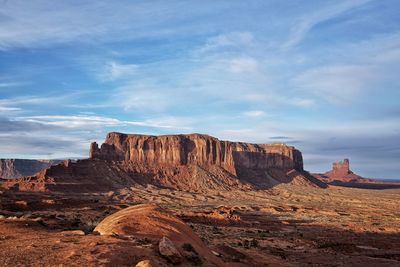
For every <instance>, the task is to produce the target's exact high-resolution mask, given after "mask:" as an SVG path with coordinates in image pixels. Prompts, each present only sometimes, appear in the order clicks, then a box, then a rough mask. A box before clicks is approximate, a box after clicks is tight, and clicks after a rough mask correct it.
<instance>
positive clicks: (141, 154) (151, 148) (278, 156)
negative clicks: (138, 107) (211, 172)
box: [90, 132, 303, 175]
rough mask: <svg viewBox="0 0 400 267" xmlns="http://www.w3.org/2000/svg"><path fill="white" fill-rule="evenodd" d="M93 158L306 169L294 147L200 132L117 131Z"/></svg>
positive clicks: (231, 170)
mask: <svg viewBox="0 0 400 267" xmlns="http://www.w3.org/2000/svg"><path fill="white" fill-rule="evenodd" d="M90 159H102V160H108V161H131V162H136V163H143V164H149V165H159V164H168V165H175V166H178V165H188V164H195V165H199V166H209V165H217V166H220V167H222V168H223V169H225V170H226V171H228V172H229V173H231V174H233V175H236V174H237V170H238V168H246V169H269V168H278V169H283V170H290V169H295V170H298V171H302V170H303V158H302V155H301V152H300V151H298V150H297V149H295V148H294V147H291V146H286V145H283V144H261V145H257V144H248V143H239V142H229V141H220V140H218V139H217V138H214V137H211V136H208V135H200V134H189V135H164V136H149V135H136V134H129V135H128V134H122V133H115V132H113V133H109V134H108V135H107V137H106V140H105V142H104V143H103V144H102V145H101V148H99V147H98V145H97V143H92V144H91V146H90Z"/></svg>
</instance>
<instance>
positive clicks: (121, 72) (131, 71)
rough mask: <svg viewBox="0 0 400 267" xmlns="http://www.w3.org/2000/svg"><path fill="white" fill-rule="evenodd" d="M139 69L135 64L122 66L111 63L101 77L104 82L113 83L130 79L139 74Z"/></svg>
mask: <svg viewBox="0 0 400 267" xmlns="http://www.w3.org/2000/svg"><path fill="white" fill-rule="evenodd" d="M138 69H139V66H138V65H135V64H121V63H118V62H115V61H111V62H109V63H107V64H106V67H105V70H104V71H102V73H101V74H100V75H99V77H100V79H101V80H103V81H112V80H116V79H129V78H132V76H133V75H135V74H136V73H137V71H138Z"/></svg>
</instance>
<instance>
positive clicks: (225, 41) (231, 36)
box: [195, 32, 255, 56]
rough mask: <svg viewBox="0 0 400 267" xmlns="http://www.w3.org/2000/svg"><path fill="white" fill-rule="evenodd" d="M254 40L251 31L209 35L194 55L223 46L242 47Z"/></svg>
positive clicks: (216, 49)
mask: <svg viewBox="0 0 400 267" xmlns="http://www.w3.org/2000/svg"><path fill="white" fill-rule="evenodd" d="M254 42H255V39H254V36H253V34H252V33H251V32H230V33H225V34H220V35H217V36H214V37H211V38H209V39H208V40H207V42H206V43H205V44H204V45H203V46H202V47H200V48H199V49H197V50H196V51H195V55H198V56H201V55H202V54H204V53H211V52H216V51H218V50H220V49H224V48H231V49H232V48H239V49H240V48H243V47H248V46H251V45H253V44H254Z"/></svg>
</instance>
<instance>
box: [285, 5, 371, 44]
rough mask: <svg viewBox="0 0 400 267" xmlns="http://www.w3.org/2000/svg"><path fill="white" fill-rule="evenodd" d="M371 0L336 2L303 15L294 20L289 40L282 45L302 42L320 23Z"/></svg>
mask: <svg viewBox="0 0 400 267" xmlns="http://www.w3.org/2000/svg"><path fill="white" fill-rule="evenodd" d="M370 1H371V0H345V1H341V2H339V3H337V2H335V3H333V4H329V5H327V6H326V7H323V8H321V9H318V10H316V11H315V12H313V13H311V14H307V15H304V16H302V17H301V18H300V19H298V20H295V21H294V25H293V26H292V28H291V30H290V35H289V38H288V40H287V41H286V42H285V43H284V44H283V45H282V48H283V49H288V48H291V47H294V46H296V45H298V44H299V43H301V42H302V41H303V40H304V38H305V37H306V35H307V34H308V33H309V32H310V31H311V30H312V29H313V28H314V27H315V26H317V25H318V24H320V23H322V22H325V21H328V20H331V19H333V18H335V17H338V16H340V15H342V14H344V13H346V12H348V11H350V10H352V9H354V8H358V7H360V6H362V5H364V4H366V3H368V2H370Z"/></svg>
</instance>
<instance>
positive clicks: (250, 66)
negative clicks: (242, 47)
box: [229, 57, 258, 73]
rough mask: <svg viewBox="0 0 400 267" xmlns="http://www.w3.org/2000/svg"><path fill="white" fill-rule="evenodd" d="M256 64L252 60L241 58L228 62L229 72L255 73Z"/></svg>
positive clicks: (255, 61)
mask: <svg viewBox="0 0 400 267" xmlns="http://www.w3.org/2000/svg"><path fill="white" fill-rule="evenodd" d="M257 69H258V62H257V60H255V59H254V58H250V57H241V58H234V59H231V60H229V70H230V71H231V72H233V73H243V72H255V71H257Z"/></svg>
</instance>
